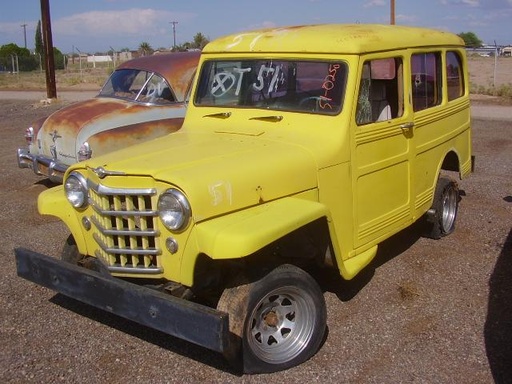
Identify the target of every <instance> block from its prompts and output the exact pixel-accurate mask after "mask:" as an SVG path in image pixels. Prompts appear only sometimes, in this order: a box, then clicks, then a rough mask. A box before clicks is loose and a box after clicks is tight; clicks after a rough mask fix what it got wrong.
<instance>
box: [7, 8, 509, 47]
mask: <svg viewBox="0 0 512 384" xmlns="http://www.w3.org/2000/svg"><path fill="white" fill-rule="evenodd" d="M49 1H50V12H51V22H52V36H53V44H54V46H55V47H57V48H58V49H59V50H60V51H62V52H63V53H70V52H71V51H72V49H73V46H74V47H76V48H78V49H79V50H80V51H81V52H88V53H95V52H106V51H108V50H109V49H110V47H112V48H114V49H115V50H121V49H122V48H130V49H137V48H138V46H139V45H140V43H141V42H148V43H149V44H150V45H151V46H152V47H153V48H155V49H156V48H160V47H167V48H168V47H172V45H173V41H174V35H173V25H172V24H171V22H172V21H177V22H178V23H177V24H176V25H175V27H176V30H175V33H176V43H177V44H182V43H184V42H187V41H192V39H193V36H194V35H195V34H196V33H198V32H201V33H202V34H204V35H205V36H206V37H207V38H209V39H210V40H212V39H215V38H216V37H219V36H222V35H226V34H229V33H234V32H240V31H244V30H249V29H255V28H261V27H274V26H286V25H300V24H318V23H384V24H388V23H389V20H390V5H389V2H390V0H271V1H269V0H260V1H256V0H251V1H247V0H238V1H232V0H185V1H183V0H181V1H178V0H144V1H141V0H138V1H132V0H85V1H75V0H49ZM395 3H396V12H395V14H396V24H401V25H413V26H421V27H429V28H436V29H442V30H446V31H450V32H454V33H460V32H468V31H471V32H474V33H476V35H477V36H478V37H479V38H480V39H481V40H483V41H484V42H485V43H491V44H492V43H494V41H496V43H497V44H500V45H506V44H512V28H511V20H512V0H396V1H395ZM40 19H41V4H40V1H39V0H14V1H10V2H9V6H5V4H4V6H3V7H2V10H1V12H0V45H4V44H9V43H15V44H17V45H18V46H20V47H24V46H25V38H24V28H23V27H22V25H23V24H26V27H25V28H26V39H27V48H29V49H33V47H34V35H35V28H36V25H37V21H38V20H40Z"/></svg>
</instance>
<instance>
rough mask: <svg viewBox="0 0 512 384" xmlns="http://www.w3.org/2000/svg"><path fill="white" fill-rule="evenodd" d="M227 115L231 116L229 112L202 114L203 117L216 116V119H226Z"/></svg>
mask: <svg viewBox="0 0 512 384" xmlns="http://www.w3.org/2000/svg"><path fill="white" fill-rule="evenodd" d="M229 116H231V112H219V113H212V114H211V115H204V116H203V117H216V118H217V119H227V118H228V117H229Z"/></svg>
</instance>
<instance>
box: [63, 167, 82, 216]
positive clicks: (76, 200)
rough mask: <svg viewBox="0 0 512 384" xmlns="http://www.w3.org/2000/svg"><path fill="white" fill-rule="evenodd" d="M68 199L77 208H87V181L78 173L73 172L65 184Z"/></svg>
mask: <svg viewBox="0 0 512 384" xmlns="http://www.w3.org/2000/svg"><path fill="white" fill-rule="evenodd" d="M64 190H65V191H66V197H67V199H68V201H69V202H70V203H71V205H72V206H73V207H75V208H85V207H87V204H88V201H87V195H88V191H87V180H85V177H83V176H82V175H81V174H80V173H78V172H71V173H70V174H69V176H68V178H67V179H66V181H65V182H64Z"/></svg>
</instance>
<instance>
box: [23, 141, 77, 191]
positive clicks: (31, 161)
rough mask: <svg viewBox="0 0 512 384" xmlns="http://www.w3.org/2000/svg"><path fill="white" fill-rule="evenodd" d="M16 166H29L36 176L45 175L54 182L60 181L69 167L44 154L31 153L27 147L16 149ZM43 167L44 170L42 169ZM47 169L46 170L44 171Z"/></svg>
mask: <svg viewBox="0 0 512 384" xmlns="http://www.w3.org/2000/svg"><path fill="white" fill-rule="evenodd" d="M17 158H18V167H20V168H31V169H32V170H33V171H34V173H35V174H36V175H38V176H46V177H48V178H49V179H50V180H51V181H52V182H54V183H62V181H63V179H64V173H66V170H67V169H68V168H69V166H68V165H67V164H64V163H61V162H59V161H56V160H54V159H52V158H50V157H47V156H44V155H32V154H31V153H29V151H28V149H27V148H18V150H17ZM42 168H45V171H43V170H42ZM46 170H47V171H46Z"/></svg>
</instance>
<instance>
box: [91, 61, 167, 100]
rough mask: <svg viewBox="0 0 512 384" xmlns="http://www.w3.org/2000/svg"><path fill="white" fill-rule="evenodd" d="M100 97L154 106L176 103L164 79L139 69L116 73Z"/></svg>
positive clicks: (119, 70) (108, 81)
mask: <svg viewBox="0 0 512 384" xmlns="http://www.w3.org/2000/svg"><path fill="white" fill-rule="evenodd" d="M98 96H102V97H117V98H122V99H126V100H132V101H139V102H142V103H154V104H169V103H174V102H176V98H175V97H174V95H173V93H172V91H171V87H169V84H168V83H167V81H166V80H165V79H164V78H163V77H161V76H159V75H158V74H156V73H153V72H147V71H141V70H137V69H118V70H116V71H114V72H113V73H112V75H111V76H110V78H109V79H108V80H107V82H106V83H105V85H104V86H103V88H102V89H101V91H100V94H99V95H98Z"/></svg>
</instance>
